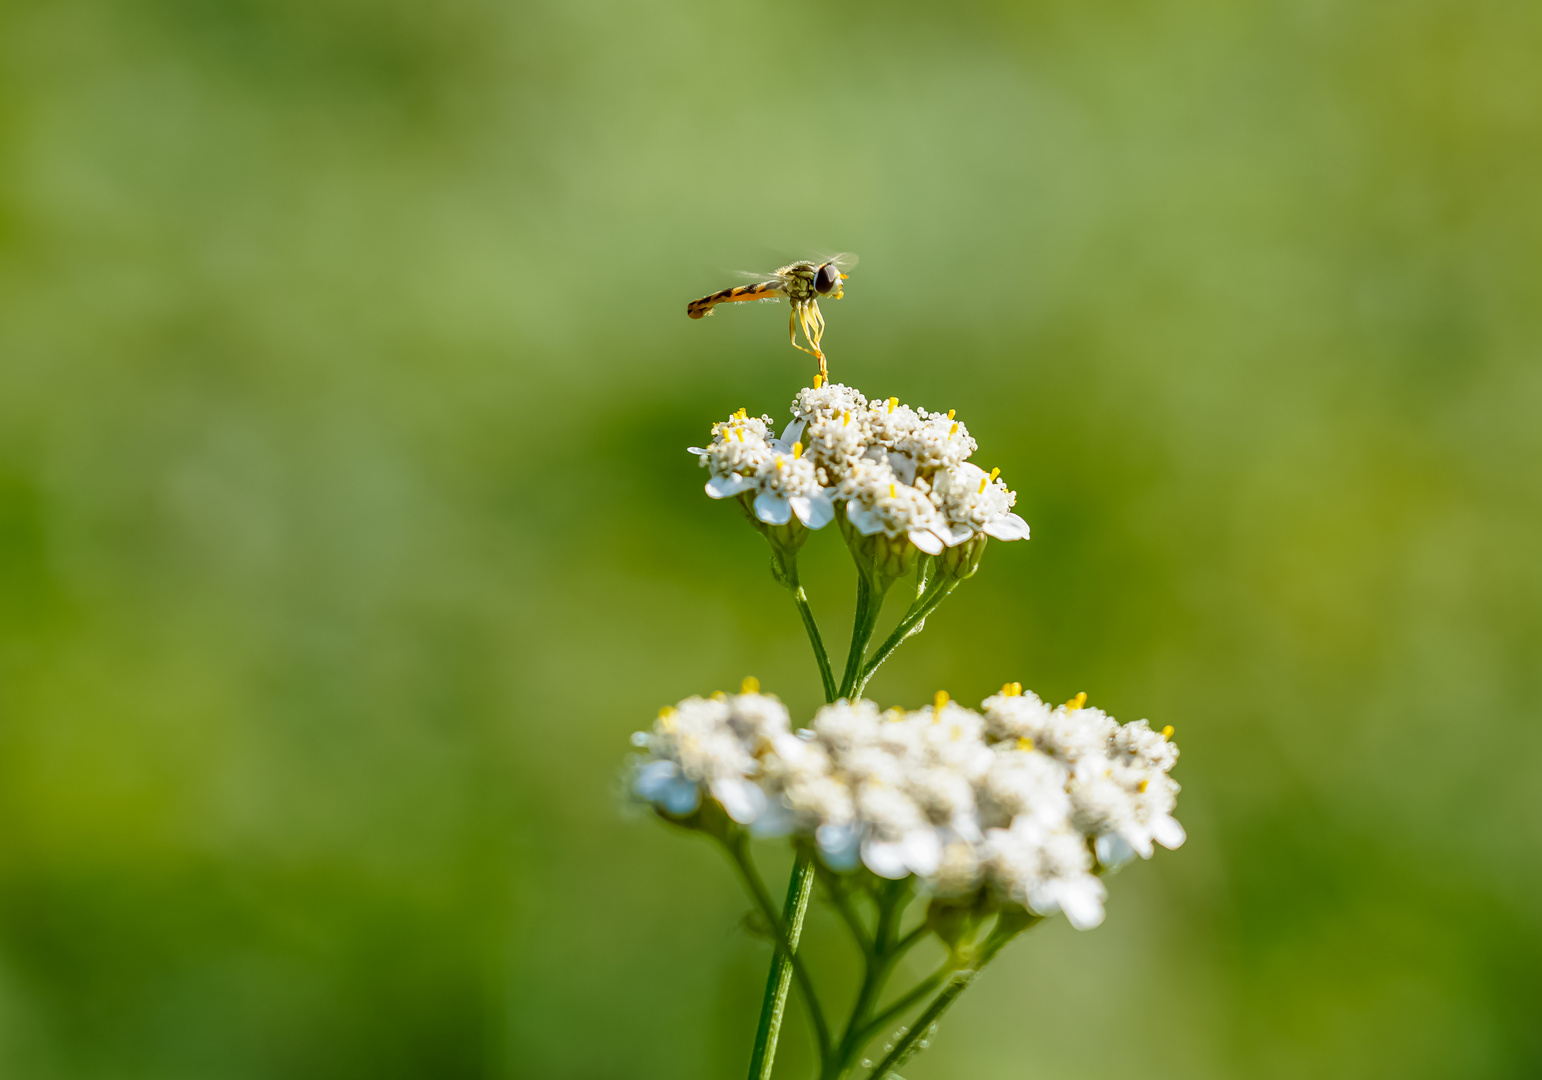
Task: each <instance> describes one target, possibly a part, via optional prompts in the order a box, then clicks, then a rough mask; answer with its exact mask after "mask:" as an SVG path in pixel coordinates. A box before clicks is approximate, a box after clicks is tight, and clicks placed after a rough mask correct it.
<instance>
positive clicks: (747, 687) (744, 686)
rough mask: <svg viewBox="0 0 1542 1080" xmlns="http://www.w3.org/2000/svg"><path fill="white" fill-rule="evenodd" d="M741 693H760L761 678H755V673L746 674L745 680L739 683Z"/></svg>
mask: <svg viewBox="0 0 1542 1080" xmlns="http://www.w3.org/2000/svg"><path fill="white" fill-rule="evenodd" d="M739 693H741V694H758V693H760V680H759V679H757V678H755V676H753V675H746V676H745V677H744V681H743V682H742V683H740V684H739Z"/></svg>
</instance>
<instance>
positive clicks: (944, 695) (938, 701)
mask: <svg viewBox="0 0 1542 1080" xmlns="http://www.w3.org/2000/svg"><path fill="white" fill-rule="evenodd" d="M947 703H948V692H947V691H946V690H939V691H937V696H936V697H934V698H932V712H933V713H934V714H937V713H941V712H942V707H943V706H944V705H946V704H947ZM936 719H937V717H936V715H933V717H932V720H933V722H935V721H936Z"/></svg>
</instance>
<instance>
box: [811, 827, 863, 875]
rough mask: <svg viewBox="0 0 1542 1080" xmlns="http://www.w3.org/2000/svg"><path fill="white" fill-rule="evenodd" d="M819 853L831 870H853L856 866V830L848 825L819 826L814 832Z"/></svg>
mask: <svg viewBox="0 0 1542 1080" xmlns="http://www.w3.org/2000/svg"><path fill="white" fill-rule="evenodd" d="M814 840H815V842H817V843H818V844H819V853H820V855H822V856H823V857H824V860H825V865H826V866H828V867H829V868H830V869H831V870H854V869H856V866H857V830H856V829H854V828H852V827H851V826H850V825H821V826H819V828H817V829H815V830H814Z"/></svg>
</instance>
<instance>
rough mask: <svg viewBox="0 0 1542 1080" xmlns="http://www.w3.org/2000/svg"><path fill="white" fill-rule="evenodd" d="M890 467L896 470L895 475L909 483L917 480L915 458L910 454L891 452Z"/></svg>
mask: <svg viewBox="0 0 1542 1080" xmlns="http://www.w3.org/2000/svg"><path fill="white" fill-rule="evenodd" d="M889 468H891V469H893V470H894V475H895V476H897V477H899V478H900V479H901V480H903V481H904V482H905V483H907V484H914V483H915V482H916V463H915V459H914V458H912V457H911V456H910V455H909V454H895V453H890V454H889Z"/></svg>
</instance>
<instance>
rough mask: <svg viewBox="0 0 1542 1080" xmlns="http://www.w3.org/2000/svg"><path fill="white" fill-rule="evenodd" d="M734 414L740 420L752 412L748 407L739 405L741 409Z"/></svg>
mask: <svg viewBox="0 0 1542 1080" xmlns="http://www.w3.org/2000/svg"><path fill="white" fill-rule="evenodd" d="M734 415H735V416H737V417H738V418H739V419H740V420H743V419H745V418H746V417H748V416H749V415H750V413H749V410H748V409H746V408H745V407H744V406H742V405H741V406H739V411H738V412H736V413H734Z"/></svg>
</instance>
